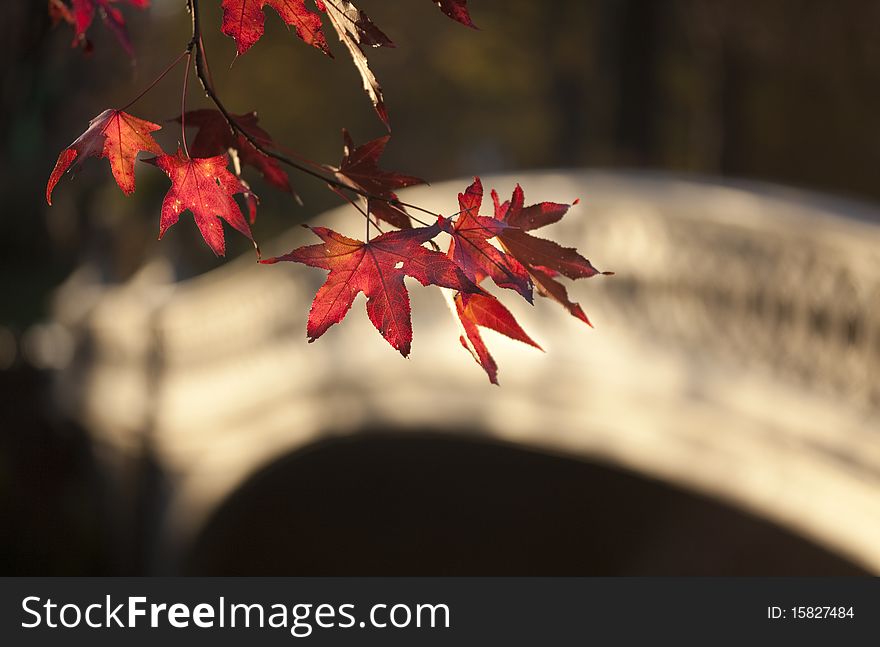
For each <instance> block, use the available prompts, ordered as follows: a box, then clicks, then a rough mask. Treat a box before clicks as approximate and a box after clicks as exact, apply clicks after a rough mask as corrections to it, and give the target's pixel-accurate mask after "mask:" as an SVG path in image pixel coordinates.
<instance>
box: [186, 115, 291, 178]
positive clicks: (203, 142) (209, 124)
mask: <svg viewBox="0 0 880 647" xmlns="http://www.w3.org/2000/svg"><path fill="white" fill-rule="evenodd" d="M184 117H185V119H184V123H186V125H187V126H195V127H197V128H198V129H199V131H198V132H197V133H196V136H195V138H194V139H193V141H192V144H190V146H189V152H190V153H191V154H192V155H193V156H194V157H214V156H215V155H222V154H223V153H225V152H226V151H228V150H229V149H230V148H232V149H234V150H235V152H236V155H238V159H239V161H240V162H241V163H242V164H247V165H248V166H251V167H253V168H255V169H257V170H258V171H260V173H262V175H263V177H264V178H265V180H266V181H267V182H268V183H269V184H271V185H272V186H274V187H275V188H277V189H280V190H281V191H286V192H287V193H290V194H293V189H292V188H291V187H290V179H289V178H288V176H287V172H286V171H285V170H284V169H283V168H281V164H280V163H279V162H278V160H276V159H274V158H272V157H269V156H268V155H264V154H263V153H261V152H260V151H258V150H257V149H256V148H254V146H253V144H251V143H250V142H249V141H248V140H247V138H246V137H245V136H244V135H242V134H240V133H233V132H232V129H231V128H230V127H229V124H228V123H226V118H225V117H224V116H223V114H222V113H221V112H220V111H219V110H212V109H209V108H204V109H201V110H191V111H189V112H187V113H186V114H185V115H184ZM232 117H233V119H235V122H236V124H238V126H239V127H240V128H242V129H243V130H245V131H246V132H247V133H248V134H249V135H250V136H251V137H253V138H254V140H255V141H256V142H257V143H258V144H259V145H260V146H262V147H264V148H267V149H273V148H275V147H276V146H275V142H274V141H273V140H272V137H271V136H270V135H269V133H267V132H266V131H265V130H263V129H262V128H260V127H259V126H258V125H257V113H256V112H249V113H247V114H243V115H232ZM177 121H180V118H178V119H177Z"/></svg>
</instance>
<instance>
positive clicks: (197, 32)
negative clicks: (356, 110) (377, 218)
mask: <svg viewBox="0 0 880 647" xmlns="http://www.w3.org/2000/svg"><path fill="white" fill-rule="evenodd" d="M187 6H188V8H189V11H190V15H191V17H192V39H191V40H190V42H189V45H188V46H187V49H188V50H192V51H193V53H194V55H195V64H196V65H195V67H196V76H197V77H198V79H199V82H200V83H201V84H202V88H203V89H204V91H205V94H206V95H207V96H208V98H209V99H210V100H211V101H212V102H213V104H214V105H215V106H217V110H219V111H220V113H221V114H222V115H223V117H224V119H226V123H227V124H229V127H230V128H231V129H232V130H233V131H234V132H237V133H239V134H240V135H241V136H242V137H244V138H245V139H246V140H247V141H248V143H249V144H250V145H251V146H253V147H254V148H255V149H256V150H257V151H259V152H260V153H262V154H263V155H266V156H267V157H271V158H272V159H275V160H278V161H279V162H282V163H283V164H287V165H288V166H290V167H291V168H295V169H296V170H298V171H300V172H302V173H305V174H306V175H310V176H312V177H314V178H317V179H319V180H321V181H322V182H325V183H327V184H329V185H331V186H334V187H336V188H337V189H342V190H343V191H351V192H353V193H357V194H358V195H361V196H363V197H365V198H367V199H369V200H380V201H382V202H387V203H388V204H391V205H394V206H400V207H408V208H410V209H415V210H417V211H421V212H422V213H426V214H428V215H430V216H434V217H435V218H436V217H438V216H439V214H437V213H434V212H433V211H430V210H428V209H425V208H423V207H419V206H417V205H414V204H409V203H408V202H403V201H402V200H395V199H392V198H386V197H384V196H380V195H373V194H372V193H370V192H369V191H365V190H363V189H361V188H358V187H353V186H350V185H348V184H346V183H345V182H342V181H340V180H337V179H336V178H334V177H329V176H327V175H324V174H323V173H319V172H318V171H316V170H314V169H312V168H310V167H309V166H306V165H304V164H302V163H300V162H297V161H295V160H292V159H290V158H289V157H287V156H286V155H282V154H280V153H277V152H275V151H273V150H271V149H268V148H266V147H265V146H263V145H262V144H261V143H260V142H259V141H258V140H257V139H256V138H255V137H254V136H253V135H251V133H249V132H248V131H247V130H245V129H244V128H242V127H241V126H240V125H239V124H238V122H237V121H236V120H235V117H233V115H232V113H230V112H229V111H228V110H227V109H226V107H225V106H224V105H223V102H222V101H221V100H220V97H219V96H218V95H217V93H216V91H215V90H214V86H213V84H212V83H211V81H210V75H209V73H208V72H207V59H206V57H205V53H204V51H203V49H202V46H201V43H202V28H201V17H200V15H199V0H187ZM422 224H424V223H422Z"/></svg>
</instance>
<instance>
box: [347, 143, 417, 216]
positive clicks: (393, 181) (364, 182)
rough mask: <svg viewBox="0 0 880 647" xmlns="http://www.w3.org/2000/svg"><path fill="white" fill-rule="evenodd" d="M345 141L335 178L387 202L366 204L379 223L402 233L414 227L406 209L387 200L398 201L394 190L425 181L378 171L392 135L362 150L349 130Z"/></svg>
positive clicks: (400, 174)
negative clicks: (392, 226)
mask: <svg viewBox="0 0 880 647" xmlns="http://www.w3.org/2000/svg"><path fill="white" fill-rule="evenodd" d="M342 137H343V140H344V142H345V147H344V149H343V156H342V163H341V164H340V165H339V168H338V169H337V170H336V172H335V174H336V177H337V178H338V179H339V180H340V181H342V182H345V183H346V184H348V185H349V186H353V187H355V188H359V189H361V190H363V191H365V192H366V193H369V194H371V195H374V196H377V197H379V198H385V199H386V200H375V199H368V200H367V209H368V211H369V212H370V213H372V214H373V215H374V216H376V217H377V218H379V219H380V220H384V221H385V222H388V223H391V224H392V225H394V226H395V227H397V228H399V229H409V228H410V227H412V223H411V222H410V219H409V215H408V214H407V213H406V210H405V209H404V208H403V206H401V205H395V204H391V203H389V202H388V201H387V200H392V201H396V200H397V194H396V193H394V191H395V189H402V188H404V187H408V186H413V185H416V184H424V183H425V181H424V180H422V179H421V178H417V177H413V176H412V175H404V174H402V173H396V172H394V171H385V170H382V169H380V168H379V158H380V157H381V156H382V153H383V152H384V151H385V146H386V145H387V144H388V140H389V139H390V135H385V136H384V137H379V138H378V139H374V140H372V141H369V142H367V143H366V144H361V145H360V146H355V145H354V142H353V141H352V139H351V135H349V134H348V131H347V130H343V131H342Z"/></svg>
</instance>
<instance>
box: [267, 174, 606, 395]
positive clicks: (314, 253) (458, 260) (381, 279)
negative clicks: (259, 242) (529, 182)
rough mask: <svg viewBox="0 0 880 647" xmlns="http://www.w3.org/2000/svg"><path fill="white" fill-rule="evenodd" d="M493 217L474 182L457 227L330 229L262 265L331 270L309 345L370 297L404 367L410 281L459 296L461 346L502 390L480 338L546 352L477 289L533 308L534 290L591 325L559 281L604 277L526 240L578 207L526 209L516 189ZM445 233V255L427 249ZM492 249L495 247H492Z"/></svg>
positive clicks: (455, 299) (560, 251)
mask: <svg viewBox="0 0 880 647" xmlns="http://www.w3.org/2000/svg"><path fill="white" fill-rule="evenodd" d="M493 196H494V197H495V205H496V206H495V214H494V216H486V215H481V214H480V207H481V205H482V199H483V187H482V184H481V182H480V179H479V178H475V179H474V183H473V184H471V185H470V186H469V187H468V188H467V189H466V190H465V192H464V193H460V194H459V196H458V202H459V207H460V211H459V212H458V213H457V214H456V216H454V217H452V218H444V217H443V216H440V217H438V218H437V222H435V223H434V224H433V225H430V226H425V227H417V228H415V229H405V230H401V231H394V232H389V233H385V234H382V235H381V236H377V237H375V238H373V239H372V240H369V241H367V242H363V241H360V240H354V239H352V238H347V237H345V236H342V235H341V234H338V233H336V232H334V231H331V230H329V229H326V228H324V227H314V228H311V229H312V231H313V232H315V233H316V234H317V235H318V237H320V238H321V239H322V240H323V241H324V242H323V243H322V244H318V245H309V246H305V247H300V248H297V249H294V250H293V251H291V252H290V253H288V254H285V255H283V256H278V257H275V258H270V259H266V260H263V261H261V262H262V263H269V264H271V263H277V262H279V261H293V262H297V263H304V264H306V265H310V266H312V267H318V268H320V269H324V270H328V271H329V274H328V276H327V281H326V282H325V283H324V285H322V286H321V288H320V289H319V290H318V293H317V294H316V295H315V299H314V301H313V302H312V307H311V310H310V312H309V319H308V325H307V332H308V336H309V341H314V340H315V339H317V338H318V337H320V336H321V335H322V334H324V332H326V330H327V329H328V328H330V326H332V325H333V324H336V323H339V322H341V321H342V320H343V319H344V318H345V315H346V314H347V313H348V310H349V309H350V308H351V305H352V303H353V302H354V298H355V297H356V296H357V295H358V294H359V293H360V292H363V293H364V294H365V295H366V297H367V314H368V316H369V318H370V321H372V322H373V325H374V326H375V327H376V329H377V330H378V331H379V332H380V333H381V334H382V336H383V337H384V338H385V339H386V340H387V341H388V343H389V344H391V346H392V347H393V348H395V349H397V350H398V351H400V353H401V354H402V355H403V356H404V357H405V356H407V355H408V354H409V351H410V347H411V343H412V323H411V320H410V306H409V296H408V295H407V291H406V287H405V286H404V281H403V279H404V276H406V275H408V276H412V277H414V278H415V279H417V280H418V281H419V282H420V283H422V285H429V284H430V285H437V286H440V287H443V288H448V289H450V290H454V291H455V292H454V295H453V296H451V300H452V303H453V305H454V308H455V313H456V316H457V318H458V320H459V323H460V326H461V330H462V335H461V336H460V338H459V339H460V341H461V344H462V346H464V347H465V349H467V350H468V351H469V352H470V353H471V355H472V356H473V357H474V359H475V360H476V361H477V363H478V364H479V365H480V366H482V367H483V370H485V371H486V374H487V375H488V377H489V380H490V381H491V382H492V383H493V384H497V383H498V366H497V364H496V363H495V360H494V359H493V357H492V355H491V354H490V353H489V350H488V348H487V347H486V344H485V342H484V341H483V338H482V336H481V335H480V328H490V329H492V330H495V331H496V332H499V333H501V334H503V335H506V336H508V337H510V338H511V339H515V340H517V341H521V342H523V343H525V344H529V345H531V346H534V347H536V348H540V346H538V344H537V343H535V341H534V340H533V339H532V338H531V337H529V336H528V334H526V332H525V331H524V330H523V329H522V328H521V327H520V325H519V324H518V323H517V321H516V319H515V318H514V316H513V314H512V313H511V312H510V310H508V309H507V308H506V307H505V306H504V305H503V304H502V303H501V302H500V301H499V300H498V299H497V298H496V297H494V296H492V295H491V294H489V293H488V292H486V291H485V290H484V289H483V288H482V287H480V284H481V283H482V282H483V281H484V280H485V279H486V278H491V279H492V281H493V282H494V283H495V284H496V285H497V286H498V287H501V288H508V289H511V290H513V291H515V292H517V293H518V294H520V295H521V296H522V297H523V298H524V299H526V300H527V301H528V302H529V303H531V302H532V291H533V288H537V290H538V293H539V294H540V295H542V296H547V297H550V298H551V299H554V300H556V301H558V302H559V303H561V304H562V305H563V306H565V307H566V308H567V309H568V310H569V312H571V314H572V315H574V316H575V317H577V318H579V319H581V320H582V321H584V322H586V323H588V324H589V320H588V319H587V317H586V315H584V313H583V310H582V309H581V307H580V306H579V305H578V304H577V303H572V302H571V301H569V300H568V295H567V293H566V289H565V286H563V285H562V283H560V282H559V281H557V280H556V278H555V277H557V276H559V275H560V274H561V275H564V276H567V277H569V278H572V279H578V278H586V277H590V276H595V275H596V274H599V271H598V270H597V269H596V268H595V267H593V265H592V264H591V263H590V261H588V260H587V259H586V258H584V257H583V256H581V255H580V254H579V253H578V252H577V251H576V250H574V249H571V248H565V247H562V246H560V245H559V244H557V243H555V242H553V241H551V240H547V239H544V238H538V237H537V236H533V235H531V234H529V233H528V231H529V230H532V229H537V228H539V227H543V226H545V225H548V224H551V223H554V222H557V221H558V220H559V219H560V218H562V216H564V215H565V213H566V212H567V211H568V209H569V207H570V206H571V205H568V204H560V203H555V202H540V203H537V204H533V205H530V206H528V207H526V206H524V197H523V191H522V189H521V188H520V186H519V185H517V186H516V189H515V190H514V192H513V197H512V198H511V200H510V201H509V202H505V203H504V204H499V203H498V200H497V194H495V193H494V192H493ZM441 232H445V233H446V234H448V235H449V238H450V240H449V246H448V248H447V252H446V254H443V253H441V252H439V251H432V250H429V249H427V248H425V247H423V245H424V244H425V243H428V242H432V241H433V239H434V238H436V237H437V236H438V235H440V234H441ZM493 242H494V244H493Z"/></svg>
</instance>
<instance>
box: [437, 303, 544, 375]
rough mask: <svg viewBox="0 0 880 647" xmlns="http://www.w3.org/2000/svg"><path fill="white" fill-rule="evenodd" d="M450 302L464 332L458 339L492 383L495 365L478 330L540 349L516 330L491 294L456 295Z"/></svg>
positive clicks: (520, 331) (496, 366)
mask: <svg viewBox="0 0 880 647" xmlns="http://www.w3.org/2000/svg"><path fill="white" fill-rule="evenodd" d="M453 300H454V303H455V312H456V315H457V316H458V320H459V323H460V324H461V327H462V330H463V332H464V334H463V335H460V336H459V338H458V339H459V341H460V342H461V345H462V346H464V348H465V350H467V351H468V352H469V353H470V354H471V355H472V356H473V358H474V360H476V362H477V364H479V365H480V366H481V367H482V368H483V370H484V371H486V375H488V376H489V381H490V382H491V383H492V384H498V365H497V364H496V363H495V359H494V358H493V357H492V355H491V354H490V353H489V349H488V348H487V347H486V343H485V342H484V341H483V337H482V336H481V335H480V330H479V327H483V328H491V329H492V330H494V331H496V332H499V333H501V334H502V335H506V336H507V337H510V338H511V339H515V340H516V341H521V342H523V343H524V344H528V345H530V346H534V347H535V348H537V349H539V350H543V349H542V348H541V347H540V346H539V345H538V344H537V343H535V341H534V340H533V339H532V338H531V337H529V336H528V335H527V334H526V332H525V331H524V330H523V329H522V328H521V327H520V325H519V324H518V323H517V321H516V319H515V318H514V316H513V315H512V314H511V312H510V310H508V309H507V308H505V307H504V306H503V305H502V303H501V302H500V301H499V300H498V299H496V298H495V297H493V296H492V295H489V294H462V293H461V292H459V293H457V294H456V295H455V296H454V297H453Z"/></svg>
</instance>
